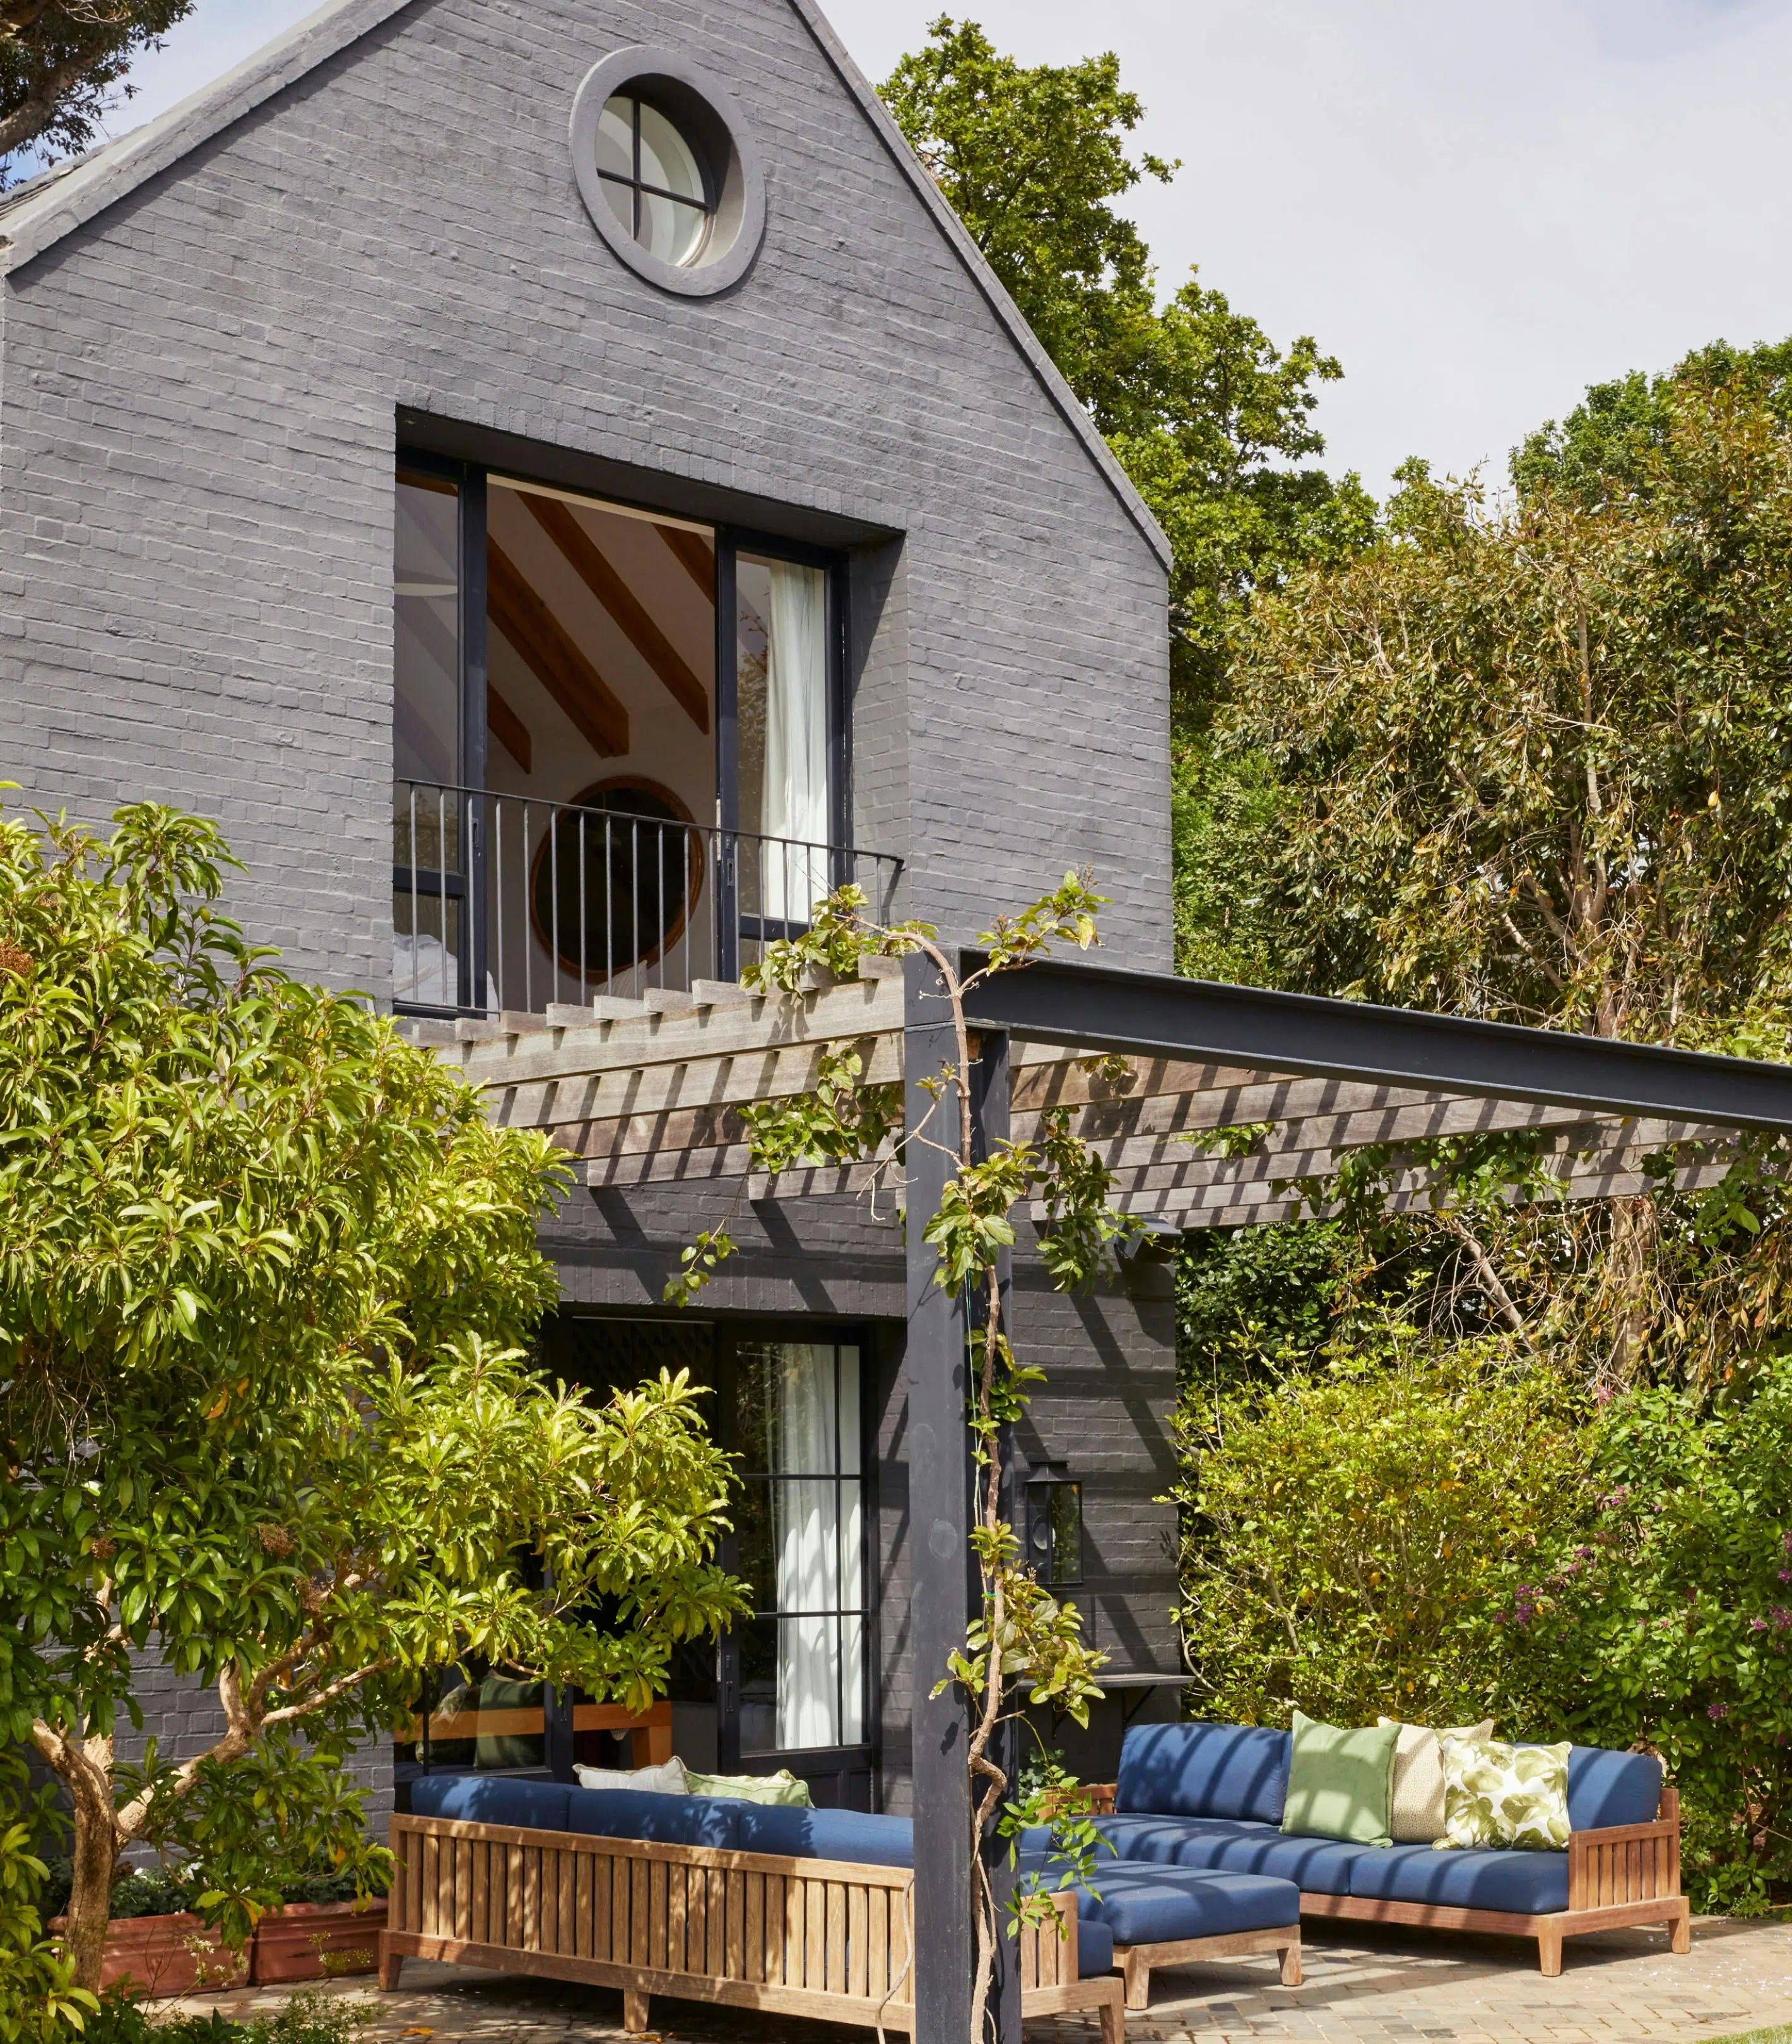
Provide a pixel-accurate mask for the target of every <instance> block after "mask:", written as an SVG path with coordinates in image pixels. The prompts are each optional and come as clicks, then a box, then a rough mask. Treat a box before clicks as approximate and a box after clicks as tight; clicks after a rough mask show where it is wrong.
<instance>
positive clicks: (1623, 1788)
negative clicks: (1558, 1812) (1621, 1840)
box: [1568, 1746, 1662, 1831]
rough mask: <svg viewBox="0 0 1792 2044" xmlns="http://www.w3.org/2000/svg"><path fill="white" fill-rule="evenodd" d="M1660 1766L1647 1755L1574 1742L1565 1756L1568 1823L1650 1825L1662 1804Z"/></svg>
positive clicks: (1582, 1826) (1595, 1827) (1589, 1827)
mask: <svg viewBox="0 0 1792 2044" xmlns="http://www.w3.org/2000/svg"><path fill="white" fill-rule="evenodd" d="M1661 1783H1662V1765H1661V1762H1659V1760H1657V1759H1656V1758H1655V1757H1654V1755H1653V1754H1648V1753H1612V1752H1609V1751H1608V1750H1606V1749H1605V1747H1604V1746H1575V1748H1574V1749H1573V1750H1571V1752H1570V1754H1569V1755H1568V1822H1569V1823H1570V1825H1571V1827H1573V1828H1574V1829H1575V1831H1602V1830H1604V1829H1605V1827H1607V1826H1609V1825H1612V1824H1652V1823H1654V1822H1655V1818H1656V1816H1657V1815H1659V1812H1660V1809H1661Z"/></svg>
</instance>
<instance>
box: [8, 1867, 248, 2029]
mask: <svg viewBox="0 0 1792 2044" xmlns="http://www.w3.org/2000/svg"><path fill="white" fill-rule="evenodd" d="M69 1878H70V1875H69V1868H68V1862H67V1861H66V1860H65V1861H62V1862H61V1863H60V1865H57V1864H56V1863H55V1862H52V1865H51V1869H50V1880H49V1883H48V1886H47V1888H46V1889H45V1892H44V1904H43V1906H44V1912H45V1915H47V1917H48V1927H49V1929H50V1930H52V1931H56V1932H62V1931H66V1930H67V1917H66V1916H65V1915H63V1914H62V1910H63V1908H64V1907H65V1906H66V1904H67V1899H68V1886H69ZM196 1893H197V1890H196V1889H195V1888H194V1886H193V1885H192V1883H191V1882H190V1881H189V1880H187V1879H186V1878H185V1877H183V1875H182V1874H181V1873H179V1872H178V1871H177V1870H175V1869H171V1868H169V1867H166V1866H156V1867H150V1868H146V1869H140V1870H139V1871H136V1872H133V1873H127V1874H126V1875H125V1876H124V1877H123V1878H122V1879H121V1881H118V1883H117V1885H116V1886H115V1887H114V1888H113V1891H112V1921H111V1923H110V1925H109V1926H108V1927H107V1929H106V1950H105V1957H104V1959H103V1961H102V1968H101V1973H100V1985H101V1987H102V1988H112V1987H117V1988H125V1989H126V1990H128V1991H129V1992H130V1993H131V1994H133V1996H162V1995H174V1994H192V1993H194V1992H201V1991H202V1990H204V1989H206V1988H221V1987H235V1986H236V1985H238V1984H240V1983H241V1981H243V1979H244V1977H245V1975H246V1973H247V1971H248V1962H247V1958H246V1956H245V1955H241V1954H237V1953H235V1952H233V1951H231V1950H230V1949H229V1946H226V1945H225V1942H224V1940H223V1938H222V1937H221V1935H220V1934H219V1933H218V1932H217V1931H215V1930H213V1929H212V1928H211V1927H210V1926H209V1925H208V1924H207V1923H206V1922H205V1920H204V1919H203V1918H202V1917H201V1916H199V1915H197V1914H196V1913H195V1912H194V1910H193V1908H192V1906H191V1905H192V1904H193V1902H194V1899H195V1896H196Z"/></svg>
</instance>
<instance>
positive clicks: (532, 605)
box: [486, 540, 629, 759]
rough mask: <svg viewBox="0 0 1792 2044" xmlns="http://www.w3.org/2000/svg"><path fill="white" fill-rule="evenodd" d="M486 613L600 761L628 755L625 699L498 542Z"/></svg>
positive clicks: (489, 570)
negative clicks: (591, 660) (530, 584)
mask: <svg viewBox="0 0 1792 2044" xmlns="http://www.w3.org/2000/svg"><path fill="white" fill-rule="evenodd" d="M486 614H487V615H488V616H489V617H490V620H491V621H492V623H493V624H494V625H496V626H497V628H498V630H499V631H500V632H502V633H503V635H504V636H505V638H506V640H508V641H509V643H510V646H511V647H512V648H513V650H514V651H515V652H516V655H517V658H518V659H521V661H522V662H523V663H525V665H526V666H527V667H528V668H529V671H530V672H531V673H532V674H533V675H534V676H535V678H536V680H537V681H538V682H540V684H541V686H543V688H544V689H545V690H547V691H548V694H549V695H551V696H552V697H553V698H554V700H555V701H556V702H557V703H558V704H559V705H560V708H561V709H563V710H564V711H565V712H566V713H567V716H568V717H571V720H572V721H573V724H575V727H576V728H577V729H578V731H579V735H580V736H581V737H583V739H584V740H586V743H588V744H589V745H590V747H591V749H592V750H593V751H594V752H595V753H596V754H597V755H598V757H599V758H600V759H619V758H621V755H623V754H625V752H627V751H628V750H629V712H628V709H627V708H626V707H625V705H624V704H623V702H622V701H621V697H618V696H617V695H616V694H614V692H613V690H611V689H610V686H609V684H608V683H607V682H606V681H605V680H604V678H603V676H602V674H599V673H598V670H597V669H596V668H595V667H593V666H592V664H591V663H590V659H588V658H587V657H586V655H585V653H584V651H583V649H582V648H581V647H579V645H577V644H575V642H574V640H573V639H572V638H571V636H570V635H569V634H568V632H567V629H566V628H565V626H564V625H563V624H561V623H560V620H559V619H558V618H557V617H556V616H555V615H554V613H553V612H552V610H550V609H548V605H547V604H546V603H545V602H544V601H543V599H542V598H541V597H540V596H538V595H537V594H536V592H535V590H533V589H532V588H531V587H530V586H529V583H528V582H526V581H525V579H524V577H523V575H522V574H521V571H520V570H519V569H518V568H517V564H516V563H515V562H514V561H513V560H512V559H511V558H510V555H508V554H507V553H506V552H505V551H504V549H503V548H502V547H501V546H499V544H498V542H497V541H496V540H487V541H486Z"/></svg>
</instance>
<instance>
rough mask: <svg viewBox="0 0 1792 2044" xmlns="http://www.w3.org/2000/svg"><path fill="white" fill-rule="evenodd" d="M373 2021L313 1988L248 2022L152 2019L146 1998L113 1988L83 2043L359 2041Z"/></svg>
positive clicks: (213, 2014) (215, 2017) (216, 2015)
mask: <svg viewBox="0 0 1792 2044" xmlns="http://www.w3.org/2000/svg"><path fill="white" fill-rule="evenodd" d="M369 2020H370V2016H369V2014H368V2011H367V2009H366V2008H364V2007H357V2006H356V2004H354V2003H352V2002H348V2001H342V2000H336V1999H335V1998H333V1997H332V1996H326V1995H322V1994H319V1993H317V1992H314V1991H313V1992H301V1993H298V1994H295V1995H294V1996H292V1998H291V1999H290V2000H289V2001H288V2002H287V2003H286V2005H285V2006H284V2007H283V2008H280V2009H278V2010H276V2011H275V2012H274V2013H273V2014H272V2015H257V2016H252V2017H251V2018H250V2019H248V2021H247V2022H246V2023H238V2022H233V2021H232V2020H231V2019H230V2018H229V2016H227V2015H225V2014H224V2013H223V2012H222V2011H221V2010H218V2009H213V2010H211V2011H210V2012H209V2013H208V2014H206V2015H177V2016H175V2018H174V2019H172V2020H171V2021H169V2020H167V2019H152V2017H151V2015H149V2013H148V2010H147V2009H146V2008H144V2004H142V2003H141V2002H140V2001H133V2000H131V1999H130V1998H129V1996H127V1995H125V1994H121V1993H119V1992H117V1991H116V1990H113V1992H109V1993H107V1994H106V1995H104V1996H102V1997H101V2000H100V2004H99V2011H98V2014H97V2015H94V2016H90V2018H89V2019H88V2020H87V2026H86V2028H85V2029H84V2031H83V2033H82V2038H81V2044H356V2039H357V2038H360V2035H361V2033H362V2032H363V2030H364V2029H365V2028H366V2027H367V2023H368V2022H369ZM67 2044H73V2039H72V2038H69V2039H68V2040H67Z"/></svg>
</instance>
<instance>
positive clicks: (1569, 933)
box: [1228, 382, 1792, 1048]
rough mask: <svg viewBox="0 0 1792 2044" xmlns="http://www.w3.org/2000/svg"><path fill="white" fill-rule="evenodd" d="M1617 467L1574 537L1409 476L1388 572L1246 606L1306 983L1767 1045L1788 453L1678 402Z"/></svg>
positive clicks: (1777, 859) (1566, 514)
mask: <svg viewBox="0 0 1792 2044" xmlns="http://www.w3.org/2000/svg"><path fill="white" fill-rule="evenodd" d="M1639 459H1640V460H1641V461H1642V463H1643V467H1644V473H1645V474H1646V476H1647V478H1648V482H1649V490H1648V493H1647V494H1633V495H1630V496H1627V497H1625V498H1623V499H1621V500H1615V501H1613V502H1611V503H1609V504H1608V505H1605V506H1604V507H1603V508H1602V509H1596V510H1590V509H1587V508H1586V505H1584V504H1583V503H1582V502H1581V501H1579V498H1576V497H1575V496H1573V495H1572V494H1563V493H1559V492H1557V491H1556V490H1553V489H1550V488H1539V489H1538V490H1536V491H1535V492H1534V493H1533V494H1532V495H1530V496H1529V497H1528V498H1525V500H1524V501H1521V503H1520V504H1518V505H1516V506H1513V507H1512V508H1510V509H1505V510H1502V509H1498V508H1497V507H1494V506H1492V505H1490V504H1488V503H1487V501H1486V500H1485V499H1484V498H1483V497H1482V494H1481V493H1480V492H1479V490H1478V489H1477V488H1476V487H1475V486H1472V485H1457V484H1445V483H1440V482H1436V481H1434V480H1432V478H1430V477H1429V474H1426V473H1425V471H1423V469H1422V467H1420V466H1418V465H1414V466H1413V467H1409V470H1408V471H1406V477H1405V487H1404V490H1403V491H1402V495H1401V496H1400V498H1398V500H1397V501H1396V503H1395V504H1394V507H1393V509H1392V512H1391V514H1390V532H1389V536H1388V537H1387V538H1386V540H1385V541H1384V542H1383V543H1382V544H1380V545H1379V546H1378V547H1376V548H1374V549H1372V550H1371V551H1370V552H1368V553H1367V554H1365V555H1363V556H1362V557H1361V559H1359V560H1357V561H1356V562H1354V563H1352V564H1350V565H1348V566H1347V567H1344V568H1342V569H1340V570H1338V571H1335V572H1331V573H1313V574H1308V575H1306V576H1305V577H1303V578H1301V579H1300V581H1299V582H1298V586H1295V587H1293V588H1291V589H1290V592H1289V593H1288V594H1286V596H1282V597H1275V598H1274V599H1271V600H1267V601H1259V604H1258V605H1257V607H1256V611H1255V613H1254V614H1253V622H1252V628H1251V632H1250V636H1249V640H1248V652H1247V655H1246V656H1245V658H1244V661H1243V664H1242V666H1241V667H1240V674H1239V692H1238V693H1239V700H1238V703H1237V706H1236V711H1235V713H1233V715H1232V718H1231V720H1230V721H1229V726H1228V732H1229V739H1230V741H1231V742H1232V743H1235V744H1236V745H1237V746H1238V747H1240V748H1242V750H1243V751H1244V752H1245V753H1247V754H1251V755H1267V757H1269V758H1270V759H1272V760H1273V761H1274V763H1275V768H1276V771H1277V773H1278V774H1279V778H1280V779H1281V782H1282V788H1283V790H1284V801H1283V808H1282V829H1283V833H1284V841H1283V846H1282V851H1281V853H1280V855H1279V861H1278V870H1277V872H1276V875H1275V883H1274V886H1273V887H1272V889H1271V900H1272V901H1273V904H1274V905H1275V908H1276V909H1277V911H1278V913H1279V914H1281V915H1282V916H1284V917H1286V920H1287V924H1288V927H1289V932H1290V936H1289V943H1288V947H1287V953H1286V955H1287V956H1288V957H1289V958H1290V960H1291V961H1292V962H1293V964H1294V966H1295V967H1296V968H1297V969H1298V978H1299V981H1300V983H1302V984H1303V985H1307V986H1309V987H1311V988H1313V989H1315V990H1325V991H1329V992H1344V993H1359V994H1361V995H1363V997H1367V998H1370V999H1375V1000H1382V1001H1393V1002H1395V1003H1407V1004H1411V1005H1420V1006H1424V1007H1428V1008H1436V1009H1444V1010H1448V1011H1454V1012H1459V1013H1465V1014H1471V1015H1483V1016H1498V1017H1501V1018H1503V1019H1506V1020H1515V1021H1525V1022H1547V1023H1548V1024H1551V1025H1552V1026H1554V1027H1556V1028H1568V1029H1575V1030H1590V1031H1594V1032H1598V1033H1600V1034H1603V1035H1632V1036H1642V1037H1645V1038H1648V1039H1655V1040H1667V1041H1675V1042H1679V1043H1686V1044H1690V1045H1694V1046H1698V1047H1713V1048H1715V1047H1725V1046H1727V1045H1728V1044H1729V1043H1730V1042H1731V1041H1732V1040H1733V1039H1734V1038H1735V1036H1736V1032H1739V1031H1745V1032H1750V1040H1751V1041H1753V1042H1756V1043H1759V1042H1760V1041H1762V1040H1763V1038H1771V1040H1773V1041H1775V1042H1777V1043H1779V1044H1780V1045H1782V1046H1783V1045H1784V1043H1786V1021H1787V1016H1788V1013H1789V1012H1792V1011H1789V1009H1788V1005H1787V996H1788V949H1787V932H1786V922H1785V905H1786V899H1787V892H1788V886H1789V880H1792V871H1789V866H1788V860H1789V857H1792V854H1789V852H1788V846H1789V844H1792V834H1789V832H1788V828H1787V824H1788V820H1789V817H1792V764H1789V762H1792V751H1789V750H1788V747H1787V745H1786V732H1787V730H1788V729H1789V728H1792V697H1788V696H1787V694H1786V690H1785V687H1784V686H1783V681H1782V677H1783V676H1784V675H1785V674H1786V672H1788V671H1789V670H1792V574H1789V573H1788V571H1787V567H1786V563H1787V562H1788V560H1792V432H1789V431H1788V429H1787V428H1786V426H1785V425H1783V424H1782V421H1780V419H1779V417H1778V416H1777V415H1776V414H1775V412H1774V410H1773V409H1771V407H1770V406H1768V405H1766V404H1764V403H1763V402H1762V401H1759V398H1758V397H1756V396H1755V395H1753V394H1752V392H1751V390H1750V388H1749V386H1748V385H1747V384H1746V383H1745V382H1738V383H1736V385H1734V386H1729V387H1723V388H1718V389H1717V390H1711V389H1709V388H1707V387H1705V386H1703V385H1697V386H1687V387H1686V388H1685V389H1683V390H1680V391H1679V392H1678V394H1676V396H1675V401H1674V405H1673V408H1672V417H1671V421H1670V424H1669V425H1668V428H1667V439H1666V443H1665V444H1664V445H1663V446H1662V447H1661V448H1651V449H1648V450H1646V451H1644V454H1643V455H1640V457H1639Z"/></svg>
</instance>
